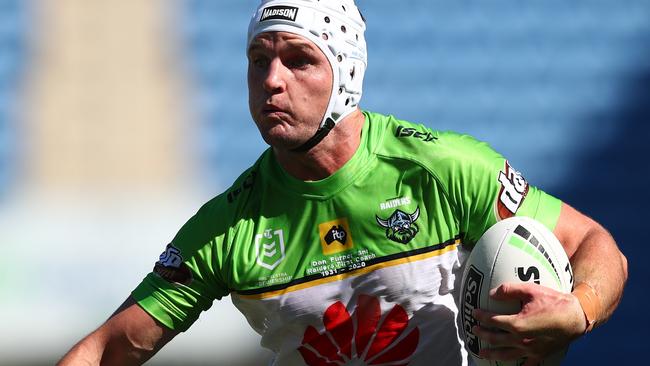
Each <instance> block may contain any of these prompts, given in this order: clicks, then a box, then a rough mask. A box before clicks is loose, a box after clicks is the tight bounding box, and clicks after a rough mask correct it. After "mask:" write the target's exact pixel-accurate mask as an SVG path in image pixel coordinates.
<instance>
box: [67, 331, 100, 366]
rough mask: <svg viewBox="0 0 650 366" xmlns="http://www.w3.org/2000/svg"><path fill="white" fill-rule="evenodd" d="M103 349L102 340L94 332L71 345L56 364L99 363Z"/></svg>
mask: <svg viewBox="0 0 650 366" xmlns="http://www.w3.org/2000/svg"><path fill="white" fill-rule="evenodd" d="M104 349H105V345H104V341H103V340H102V339H101V336H100V335H99V334H98V333H97V332H94V333H92V334H90V335H88V336H87V337H86V338H84V339H82V340H81V341H79V343H77V344H76V345H75V346H74V347H72V349H71V350H70V351H69V352H68V353H67V354H66V355H65V356H63V359H61V361H59V363H57V366H68V365H99V364H100V362H101V360H102V355H103V353H104Z"/></svg>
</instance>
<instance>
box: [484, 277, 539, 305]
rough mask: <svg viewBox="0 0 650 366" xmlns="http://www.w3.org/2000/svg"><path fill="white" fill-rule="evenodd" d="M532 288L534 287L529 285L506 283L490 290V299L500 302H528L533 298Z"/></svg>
mask: <svg viewBox="0 0 650 366" xmlns="http://www.w3.org/2000/svg"><path fill="white" fill-rule="evenodd" d="M533 286H536V285H533V284H530V283H512V282H507V283H504V284H502V285H500V286H499V287H497V288H494V289H492V290H490V297H492V298H493V299H495V300H500V301H507V300H521V301H524V302H528V301H530V299H531V298H532V297H533V293H534V290H535V289H534V287H533Z"/></svg>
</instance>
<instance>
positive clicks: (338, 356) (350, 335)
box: [298, 295, 420, 366]
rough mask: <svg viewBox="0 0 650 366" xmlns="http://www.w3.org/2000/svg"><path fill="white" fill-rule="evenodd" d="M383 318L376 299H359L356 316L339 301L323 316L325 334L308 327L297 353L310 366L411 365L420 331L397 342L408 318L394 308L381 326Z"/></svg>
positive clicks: (369, 297) (401, 311)
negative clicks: (410, 359)
mask: <svg viewBox="0 0 650 366" xmlns="http://www.w3.org/2000/svg"><path fill="white" fill-rule="evenodd" d="M381 317H382V316H381V308H380V307H379V300H377V298H376V297H372V296H368V295H360V296H359V301H358V303H357V306H356V308H355V311H354V315H353V316H350V313H348V311H347V309H346V308H345V305H343V303H341V302H340V301H337V302H335V303H334V304H332V305H330V307H328V308H327V310H325V314H323V324H324V325H325V331H324V332H323V333H322V334H321V333H318V331H317V330H316V328H314V327H312V326H308V327H307V329H306V330H305V335H304V336H303V339H302V346H300V347H299V348H298V351H299V352H300V354H301V355H302V358H303V359H304V360H305V362H306V363H307V365H309V366H345V365H355V366H356V365H359V366H362V365H368V366H369V365H373V366H389V365H390V366H406V365H408V363H409V358H410V357H411V355H412V354H413V352H414V351H415V348H416V347H417V345H418V342H419V340H420V331H419V329H418V328H417V327H416V328H414V329H413V330H411V332H409V334H407V335H406V336H405V337H403V338H402V339H401V340H399V341H398V342H397V339H398V338H399V337H400V336H401V335H402V333H403V332H404V330H406V328H407V327H408V323H409V317H408V314H407V313H406V311H405V310H404V308H402V307H401V306H399V305H395V306H393V308H392V309H391V310H390V312H388V314H386V316H385V318H384V320H383V322H382V323H381V325H380V324H379V322H380V320H381ZM355 324H356V333H355V331H354V329H355Z"/></svg>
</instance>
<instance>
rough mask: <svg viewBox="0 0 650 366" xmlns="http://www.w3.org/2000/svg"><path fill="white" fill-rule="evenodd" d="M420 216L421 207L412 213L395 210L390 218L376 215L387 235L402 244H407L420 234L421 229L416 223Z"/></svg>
mask: <svg viewBox="0 0 650 366" xmlns="http://www.w3.org/2000/svg"><path fill="white" fill-rule="evenodd" d="M419 217H420V208H419V207H418V208H416V209H415V212H413V213H412V214H407V213H406V212H404V211H402V210H395V212H393V214H392V215H391V216H390V217H389V218H388V219H382V218H380V217H379V216H377V215H375V218H376V219H377V223H378V224H379V226H381V227H383V228H385V229H386V237H387V238H388V239H390V240H392V241H395V242H398V243H401V244H407V243H408V242H410V241H411V239H413V238H414V237H415V236H416V235H417V234H418V232H419V231H420V229H419V228H418V226H417V225H416V224H415V221H417V219H418V218H419Z"/></svg>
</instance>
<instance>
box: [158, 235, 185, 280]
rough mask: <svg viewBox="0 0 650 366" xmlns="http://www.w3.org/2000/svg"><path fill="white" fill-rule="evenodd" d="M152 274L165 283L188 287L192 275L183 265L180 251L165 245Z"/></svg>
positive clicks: (170, 245) (172, 246)
mask: <svg viewBox="0 0 650 366" xmlns="http://www.w3.org/2000/svg"><path fill="white" fill-rule="evenodd" d="M153 272H154V273H155V274H157V275H158V276H160V277H162V278H163V279H164V280H166V281H167V282H171V283H180V284H183V285H188V284H190V282H192V273H191V272H190V269H189V267H188V266H187V265H186V264H185V263H183V257H182V256H181V251H180V249H178V248H176V247H175V246H174V245H172V244H171V243H170V244H167V247H166V248H165V251H164V252H163V253H162V254H161V255H160V258H159V259H158V262H156V264H155V265H154V267H153Z"/></svg>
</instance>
